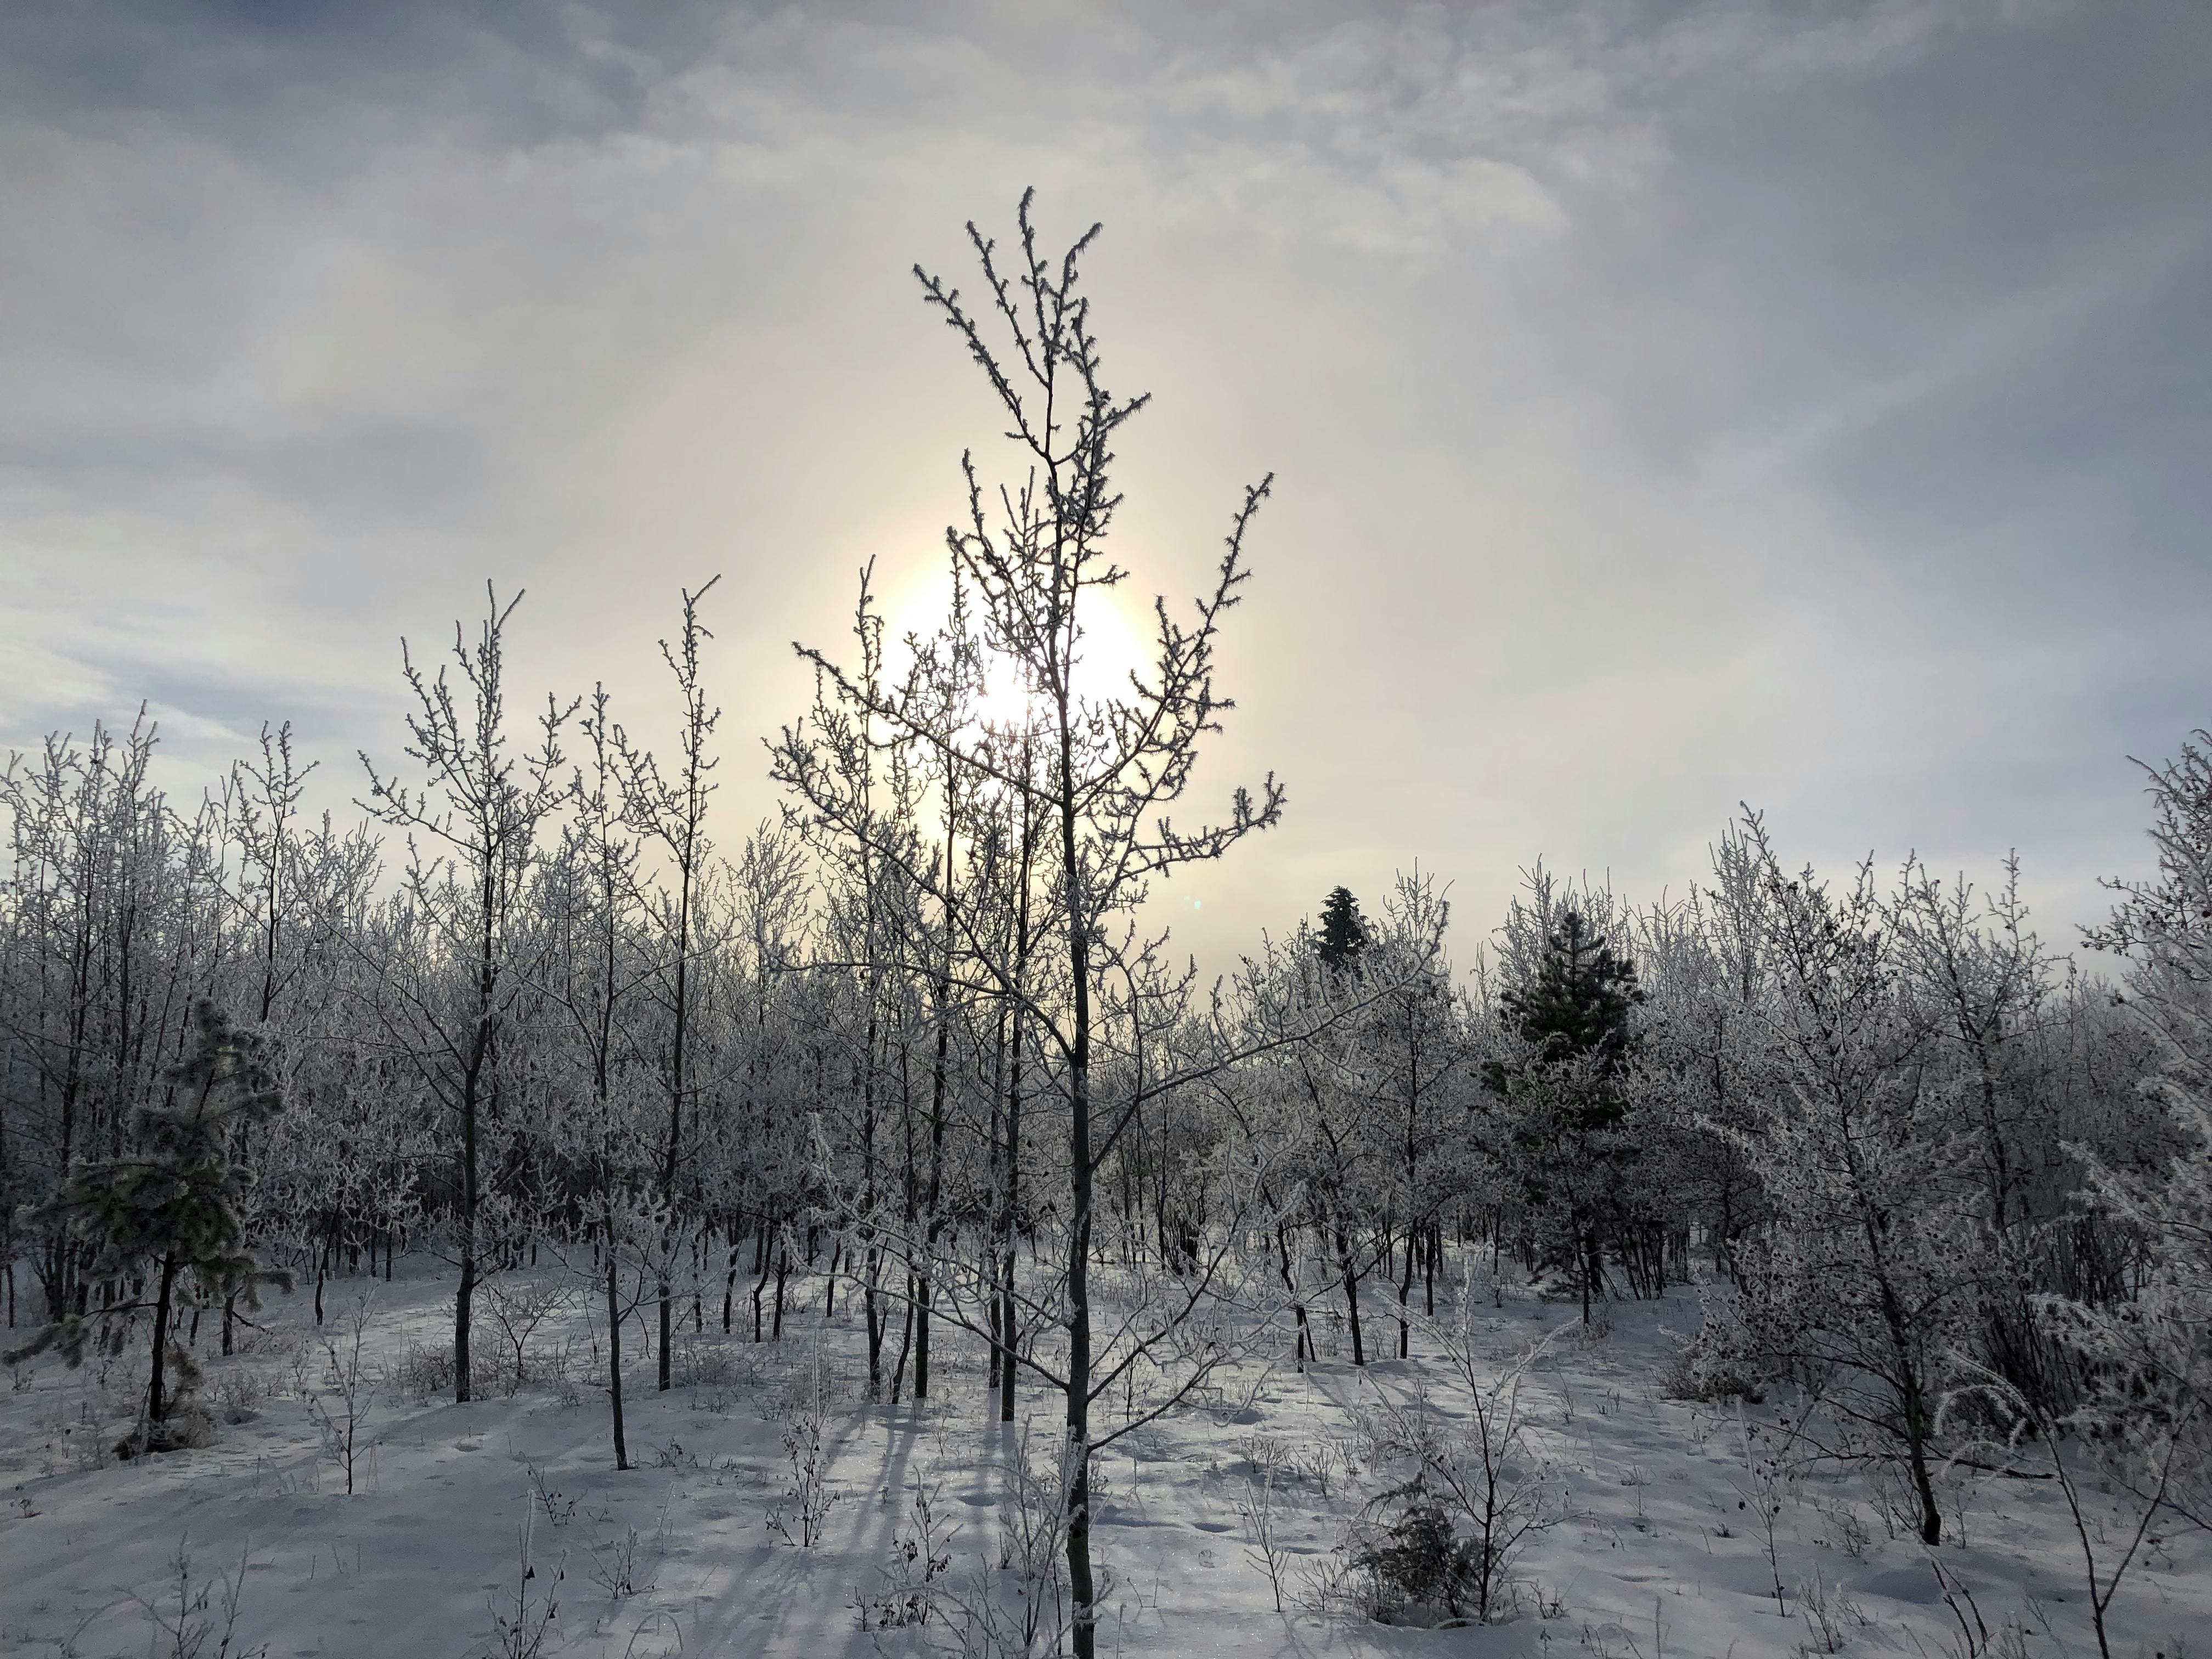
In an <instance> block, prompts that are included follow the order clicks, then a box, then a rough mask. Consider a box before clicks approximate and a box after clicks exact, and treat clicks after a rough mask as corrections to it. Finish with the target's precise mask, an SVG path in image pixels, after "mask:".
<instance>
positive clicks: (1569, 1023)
mask: <svg viewBox="0 0 2212 1659" xmlns="http://www.w3.org/2000/svg"><path fill="white" fill-rule="evenodd" d="M1338 891H1339V892H1342V891H1343V889H1341V888H1339V889H1338ZM1544 944H1545V949H1544V954H1543V956H1542V957H1541V958H1540V959H1539V961H1538V963H1537V964H1536V972H1535V976H1534V978H1533V979H1531V980H1530V981H1528V983H1527V984H1526V985H1521V986H1516V987H1513V988H1511V989H1510V990H1508V991H1507V992H1506V993H1505V994H1504V997H1503V998H1502V999H1501V1000H1502V1001H1503V1002H1504V1006H1505V1012H1506V1013H1507V1015H1508V1016H1509V1017H1510V1018H1511V1020H1512V1021H1513V1024H1515V1025H1516V1027H1517V1028H1518V1029H1519V1030H1520V1033H1521V1035H1522V1036H1523V1037H1525V1038H1527V1039H1528V1041H1529V1042H1531V1043H1533V1044H1534V1045H1535V1047H1536V1050H1537V1053H1538V1054H1539V1055H1540V1056H1541V1058H1543V1059H1546V1060H1565V1059H1571V1058H1572V1059H1583V1058H1588V1059H1591V1060H1595V1061H1596V1062H1597V1063H1598V1066H1599V1069H1600V1070H1601V1072H1603V1073H1605V1074H1606V1075H1607V1077H1608V1078H1609V1077H1611V1076H1612V1075H1613V1074H1614V1073H1618V1072H1619V1070H1620V1066H1621V1064H1622V1063H1623V1062H1624V1061H1625V1060H1626V1059H1627V1058H1628V1053H1629V1048H1630V1046H1631V1043H1632V1033H1631V1030H1630V1027H1629V1017H1630V1015H1631V1013H1632V1012H1633V1011H1634V1009H1635V1008H1636V1006H1638V1004H1639V1003H1641V1002H1642V1001H1643V1000H1644V993H1643V992H1642V991H1641V990H1640V989H1638V987H1637V983H1636V964H1635V963H1634V962H1632V961H1631V960H1630V959H1629V958H1628V957H1622V956H1616V955H1615V954H1614V953H1613V947H1612V946H1611V945H1608V944H1607V942H1606V939H1605V936H1604V935H1603V934H1602V933H1592V932H1591V931H1590V927H1589V922H1588V921H1585V920H1584V919H1583V915H1582V913H1581V912H1580V911H1578V910H1569V911H1567V912H1566V913H1565V915H1562V916H1561V917H1560V918H1559V928H1558V931H1556V932H1555V933H1551V934H1549V935H1547V937H1546V939H1545V941H1544ZM1596 1104H1597V1103H1593V1105H1594V1109H1596Z"/></svg>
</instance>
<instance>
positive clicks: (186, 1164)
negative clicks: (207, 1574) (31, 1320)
mask: <svg viewBox="0 0 2212 1659" xmlns="http://www.w3.org/2000/svg"><path fill="white" fill-rule="evenodd" d="M192 1019H193V1026H194V1036H195V1038H196V1042H195V1044H194V1047H193V1049H192V1052H191V1054H188V1055H187V1056H185V1058H184V1059H183V1060H179V1061H178V1062H177V1063H176V1064H175V1065H174V1066H171V1067H170V1068H169V1072H168V1077H167V1082H168V1085H169V1086H168V1089H167V1091H166V1094H165V1097H164V1098H163V1099H162V1101H161V1103H152V1102H149V1103H146V1104H143V1105H142V1106H140V1107H139V1108H138V1109H137V1112H136V1113H135V1114H134V1115H133V1117H132V1122H131V1137H132V1139H133V1140H134V1142H135V1143H136V1146H135V1150H133V1151H131V1152H126V1153H125V1154H124V1155H123V1156H121V1157H119V1158H102V1159H100V1160H98V1161H97V1162H90V1161H85V1160H82V1159H81V1160H79V1161H78V1163H77V1164H76V1165H75V1166H74V1167H73V1168H71V1170H70V1176H69V1181H68V1183H67V1184H66V1185H65V1186H64V1188H63V1189H62V1191H61V1193H60V1194H59V1195H58V1196H57V1197H56V1198H55V1199H53V1200H52V1202H50V1203H49V1204H47V1205H46V1206H44V1207H43V1208H42V1210H41V1211H40V1217H39V1218H40V1219H42V1220H47V1221H52V1222H56V1223H61V1224H65V1225H68V1226H69V1227H70V1228H71V1229H72V1230H73V1231H75V1232H76V1234H77V1235H78V1237H81V1238H82V1239H84V1240H85V1241H86V1242H87V1243H88V1244H89V1245H90V1246H91V1247H92V1248H93V1249H94V1250H96V1251H97V1252H98V1254H97V1255H96V1257H95V1258H94V1261H93V1264H92V1267H91V1271H90V1274H89V1277H90V1278H91V1279H94V1281H100V1280H106V1281H108V1282H110V1283H113V1282H116V1281H120V1280H125V1279H129V1280H134V1281H136V1282H137V1283H138V1284H139V1285H141V1286H142V1288H141V1290H140V1291H139V1292H138V1294H137V1296H136V1297H134V1298H131V1299H127V1300H118V1301H115V1302H111V1303H108V1304H106V1305H104V1306H101V1307H98V1308H94V1309H93V1310H91V1311H90V1312H88V1313H86V1314H71V1315H68V1316H64V1318H62V1319H59V1320H57V1321H55V1322H52V1323H51V1324H49V1325H47V1326H46V1327H45V1328H43V1329H41V1330H40V1332H39V1333H38V1334H37V1335H35V1336H34V1337H33V1339H32V1340H31V1341H30V1342H29V1343H28V1344H27V1345H26V1346H23V1347H21V1348H20V1349H17V1350H15V1352H12V1353H10V1354H9V1355H7V1356H6V1358H8V1359H9V1362H10V1363H13V1362H15V1361H16V1360H20V1359H25V1358H29V1357H31V1356H32V1355H33V1354H36V1353H40V1352H44V1351H45V1350H46V1349H48V1348H52V1349H55V1350H58V1352H60V1353H61V1355H62V1357H63V1358H64V1359H65V1360H66V1361H67V1362H68V1363H69V1364H70V1365H72V1366H75V1365H77V1364H82V1362H83V1358H84V1348H85V1344H86V1342H87V1341H88V1340H95V1339H96V1340H98V1341H99V1342H100V1344H101V1345H102V1346H103V1347H104V1348H105V1350H106V1352H110V1353H119V1352H122V1350H123V1346H124V1344H125V1341H127V1340H128V1339H129V1334H130V1331H131V1326H132V1324H133V1323H134V1322H135V1317H136V1316H137V1315H138V1314H139V1313H142V1312H150V1313H151V1314H152V1315H153V1317H154V1333H153V1334H154V1360H153V1373H152V1377H151V1381H150V1383H149V1386H148V1390H147V1396H146V1425H145V1429H144V1431H143V1439H142V1441H141V1442H140V1443H142V1444H144V1445H148V1446H158V1445H159V1444H160V1443H161V1441H160V1439H159V1437H158V1431H159V1428H160V1425H161V1424H162V1423H163V1422H164V1421H165V1420H166V1419H167V1418H168V1416H169V1414H170V1413H171V1411H172V1410H173V1407H175V1405H176V1403H177V1400H178V1399H179V1398H181V1397H182V1395H183V1394H184V1392H185V1389H181V1388H180V1389H178V1390H176V1391H175V1393H174V1394H171V1393H170V1392H169V1391H168V1390H167V1386H166V1385H167V1380H168V1371H169V1369H170V1368H171V1367H174V1368H176V1370H177V1372H178V1375H179V1378H180V1379H181V1380H183V1381H184V1382H185V1383H187V1384H188V1383H190V1381H191V1377H192V1376H193V1375H194V1371H193V1369H192V1367H191V1360H190V1358H189V1357H188V1356H187V1355H186V1354H185V1352H184V1351H183V1349H182V1348H181V1347H180V1346H176V1345H174V1344H173V1343H172V1341H171V1340H170V1331H171V1328H172V1325H173V1316H174V1313H175V1310H176V1306H177V1297H178V1295H179V1291H181V1290H182V1288H183V1281H184V1280H185V1279H186V1278H187V1276H189V1278H190V1279H191V1284H192V1287H193V1288H194V1290H195V1291H196V1292H197V1295H198V1297H199V1298H200V1299H201V1300H202V1301H203V1302H221V1301H223V1300H224V1299H226V1298H228V1297H231V1296H234V1295H242V1296H243V1297H245V1299H246V1305H247V1306H249V1307H252V1306H255V1305H258V1304H257V1303H256V1301H255V1292H256V1291H257V1289H258V1287H259V1286H260V1285H264V1284H276V1285H282V1286H283V1288H285V1289H287V1290H289V1289H290V1288H291V1280H290V1276H289V1274H286V1273H281V1272H277V1271H274V1270H270V1269H266V1268H264V1267H261V1266H260V1264H259V1263H258V1262H257V1261H255V1260H254V1259H253V1257H252V1255H251V1254H250V1253H248V1252H247V1250H246V1249H245V1231H246V1229H245V1224H244V1221H243V1220H242V1218H241V1211H242V1206H243V1203H244V1200H245V1198H246V1192H247V1189H248V1188H249V1186H250V1185H251V1182H252V1176H251V1175H250V1174H249V1173H248V1172H247V1171H246V1170H242V1169H240V1168H239V1167H238V1166H237V1165H235V1164H233V1163H232V1162H231V1161H230V1154H229V1148H230V1144H231V1140H232V1132H233V1130H234V1127H237V1126H240V1125H244V1124H249V1123H258V1122H262V1121H266V1120H267V1119H269V1118H271V1117H274V1116H275V1115H276V1114H277V1113H278V1112H279V1111H280V1110H282V1109H283V1100H282V1098H281V1097H280V1096H279V1095H278V1094H277V1092H276V1086H275V1084H274V1082H273V1080H272V1079H271V1078H270V1074H269V1070H268V1067H267V1066H266V1065H265V1064H264V1061H263V1060H262V1055H261V1039H260V1038H259V1037H258V1036H255V1035H253V1034H252V1033H251V1032H246V1031H240V1030H235V1029H234V1028H233V1027H232V1025H231V1024H230V1022H229V1021H228V1019H227V1018H224V1016H223V1014H222V1011H221V1010H220V1009H219V1008H217V1007H216V1005H215V1004H214V1002H212V1001H211V1000H208V999H206V998H203V999H201V1000H200V1001H199V1002H198V1003H197V1005H196V1006H195V1007H194V1008H193V1011H192ZM147 1286H150V1287H151V1289H152V1291H153V1295H152V1299H151V1300H150V1301H149V1300H148V1299H147V1297H146V1294H145V1289H144V1288H143V1287H147Z"/></svg>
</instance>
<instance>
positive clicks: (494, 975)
mask: <svg viewBox="0 0 2212 1659" xmlns="http://www.w3.org/2000/svg"><path fill="white" fill-rule="evenodd" d="M485 591H486V595H487V597H488V598H489V600H490V609H489V611H488V613H487V614H486V616H485V618H484V622H483V626H482V628H481V629H480V630H479V631H478V634H477V640H476V642H475V644H474V645H471V644H470V643H469V642H468V640H467V636H466V635H465V633H464V632H463V631H462V629H461V625H460V624H459V623H455V624H454V625H453V662H452V664H451V665H450V666H451V667H453V668H454V669H457V670H458V671H459V678H460V683H461V685H462V686H464V687H465V688H466V692H465V696H466V701H465V702H464V701H463V695H462V693H461V692H460V691H459V690H457V689H456V687H455V686H454V684H453V682H452V681H451V680H449V679H448V678H447V667H441V668H440V669H439V670H438V671H437V673H436V674H435V676H431V675H427V674H425V673H424V672H423V671H422V669H420V668H419V667H417V666H416V664H415V661H414V659H413V658H412V656H410V655H409V654H408V652H407V647H406V642H405V641H401V642H400V660H401V665H402V668H403V671H404V673H405V674H406V677H407V684H408V685H409V687H410V689H411V690H413V692H414V693H415V700H416V709H415V711H414V712H413V713H411V714H409V715H408V717H407V730H408V733H409V735H410V737H411V738H413V742H412V743H411V744H410V745H409V746H408V748H407V750H406V753H407V756H408V757H409V758H410V760H412V761H414V762H415V763H416V764H417V765H418V766H420V767H421V768H422V772H423V774H424V778H425V781H424V784H423V786H422V787H420V788H410V787H408V786H407V785H405V784H404V783H403V782H401V781H399V779H398V777H396V776H392V777H387V776H386V775H383V774H382V773H380V772H379V771H378V770H377V769H376V766H375V763H374V762H372V761H371V760H370V759H369V758H368V755H367V754H366V753H364V754H363V755H362V757H361V763H362V767H363V769H366V770H367V772H368V799H367V800H365V801H363V802H362V803H361V805H362V808H363V810H365V811H368V813H369V814H370V815H371V816H372V817H374V818H375V819H376V821H377V822H379V823H383V824H385V825H386V826H387V827H389V828H392V829H399V830H402V831H404V833H405V834H406V836H407V838H408V855H409V861H408V868H407V872H406V876H405V878H404V899H405V902H406V904H407V906H408V908H409V910H410V918H409V920H410V921H411V923H412V927H411V929H410V931H411V933H412V935H413V937H411V938H410V939H406V941H405V944H406V945H407V947H408V948H407V949H405V950H404V951H403V952H402V953H401V954H400V955H399V956H398V957H396V958H392V959H387V960H386V961H385V962H383V963H380V964H378V966H379V969H380V982H379V984H378V986H377V987H376V994H375V996H374V1003H373V1006H374V1011H375V1012H376V1013H377V1015H378V1017H379V1018H380V1019H381V1021H382V1023H383V1024H384V1026H385V1029H386V1032H387V1033H388V1034H389V1035H390V1036H391V1038H392V1042H394V1044H395V1045H396V1046H397V1048H398V1049H399V1050H400V1052H401V1053H402V1054H404V1056H405V1058H406V1060H407V1061H408V1062H409V1063H410V1065H412V1066H414V1068H415V1069H416V1072H417V1073H418V1074H419V1075H420V1076H421V1078H422V1082H423V1084H424V1085H425V1086H426V1087H428V1090H429V1091H430V1092H431V1093H432V1095H433V1096H434V1097H435V1098H436V1100H437V1101H438V1103H439V1104H440V1105H441V1107H442V1108H443V1109H444V1110H445V1112H446V1113H447V1117H448V1120H449V1122H450V1124H451V1126H452V1128H453V1138H454V1140H455V1143H456V1145H455V1146H454V1152H455V1154H456V1159H455V1161H456V1162H457V1164H459V1170H458V1177H459V1178H458V1182H457V1185H458V1186H459V1194H458V1196H459V1203H458V1205H457V1206H456V1208H457V1209H458V1211H459V1214H458V1216H457V1218H456V1231H457V1233H458V1235H459V1241H458V1242H459V1258H460V1282H459V1285H457V1286H456V1287H455V1289H454V1292H453V1371H454V1385H453V1386H454V1398H455V1399H456V1400H458V1401H466V1400H467V1399H468V1398H469V1367H470V1358H471V1356H470V1350H469V1336H470V1315H471V1307H472V1305H473V1304H474V1300H475V1297H476V1290H477V1280H478V1274H479V1270H480V1267H481V1265H482V1261H483V1253H484V1244H485V1239H484V1237H483V1223H484V1219H485V1215H484V1211H485V1197H486V1194H485V1190H484V1188H485V1179H484V1177H485V1167H484V1165H485V1159H484V1152H485V1144H486V1141H487V1139H488V1138H489V1137H488V1132H489V1130H490V1129H491V1128H492V1127H495V1124H496V1121H497V1120H498V1119H499V1117H500V1116H501V1105H502V1098H501V1086H502V1084H503V1082H504V1079H503V1077H502V1074H501V1067H500V1050H499V1039H500V1036H501V1032H502V1030H503V1029H504V1027H505V1025H506V1023H507V1018H508V1016H509V1014H510V1013H511V1012H512V1011H513V1006H514V1004H515V1001H516V1000H517V999H518V998H519V997H520V994H521V993H522V989H523V987H524V984H525V982H526V972H525V969H526V966H527V964H526V962H525V961H524V960H523V957H524V955H525V952H526V948H527V945H528V942H529V932H530V929H529V919H528V918H527V917H526V915H525V914H524V904H523V900H524V896H525V893H526V888H527V884H528V880H529V876H530V872H531V871H532V868H533V867H534V866H535V865H536V864H537V862H538V855H539V852H540V848H539V846H538V836H539V832H540V830H541V829H542V828H543V827H544V824H545V823H547V821H548V820H549V819H550V817H552V816H553V814H554V813H555V812H556V811H557V810H558V808H559V806H560V805H561V803H562V799H564V797H565V795H566V793H567V792H566V789H565V787H564V786H563V785H562V782H561V781H559V772H560V768H561V766H562V756H561V750H560V742H559V738H560V731H561V727H562V725H564V724H565V723H566V721H567V719H568V714H571V713H573V712H574V708H575V705H574V704H573V703H572V704H571V705H570V706H569V708H568V709H562V708H559V707H558V706H557V705H556V704H554V703H553V702H551V701H550V699H549V700H548V702H547V707H546V712H545V714H544V718H543V720H542V722H541V727H540V732H541V741H540V744H539V745H538V749H537V750H535V751H532V752H529V753H526V754H524V755H521V756H518V755H517V754H516V753H515V752H514V750H513V749H512V748H511V747H510V742H511V740H510V738H509V736H508V733H507V684H506V670H507V654H506V629H507V620H508V618H510V617H513V614H514V607H515V606H516V605H520V603H521V602H522V595H521V594H520V593H517V594H516V595H515V596H514V598H513V599H509V600H508V601H507V604H506V605H501V604H500V603H499V601H498V597H497V595H496V594H494V593H492V592H491V591H490V589H489V586H487V588H486V590H485ZM418 836H419V837H421V840H419V841H418V839H417V837H418ZM425 842H427V843H428V845H427V847H426V846H425V845H424V843H425Z"/></svg>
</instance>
